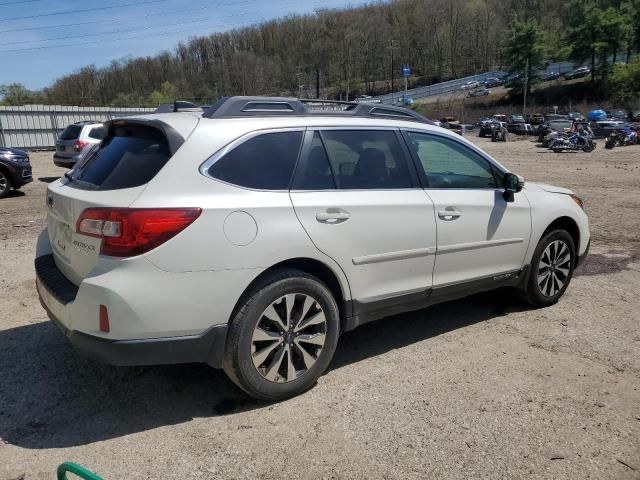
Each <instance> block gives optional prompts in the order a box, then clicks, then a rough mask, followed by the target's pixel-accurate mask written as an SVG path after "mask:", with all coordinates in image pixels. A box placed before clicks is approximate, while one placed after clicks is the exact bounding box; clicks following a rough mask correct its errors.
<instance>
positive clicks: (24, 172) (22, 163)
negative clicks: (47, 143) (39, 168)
mask: <svg viewBox="0 0 640 480" xmlns="http://www.w3.org/2000/svg"><path fill="white" fill-rule="evenodd" d="M32 181H33V175H32V173H31V163H30V162H29V154H28V153H27V152H25V151H23V150H18V149H17V148H9V147H0V198H3V197H6V196H7V195H9V192H11V190H12V189H13V190H18V189H19V188H20V187H23V186H24V185H26V184H27V183H29V182H32Z"/></svg>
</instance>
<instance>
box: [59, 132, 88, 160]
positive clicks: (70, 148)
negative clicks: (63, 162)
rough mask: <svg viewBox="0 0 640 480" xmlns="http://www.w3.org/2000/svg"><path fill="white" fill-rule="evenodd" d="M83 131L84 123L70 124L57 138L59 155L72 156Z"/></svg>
mask: <svg viewBox="0 0 640 480" xmlns="http://www.w3.org/2000/svg"><path fill="white" fill-rule="evenodd" d="M81 133H82V125H69V126H68V127H67V128H65V129H64V131H63V132H62V133H61V134H60V136H59V137H58V140H56V154H57V155H58V156H59V157H64V158H71V157H73V156H74V155H75V154H76V153H78V152H76V151H75V149H74V147H75V143H76V141H77V140H78V139H79V138H80V134H81Z"/></svg>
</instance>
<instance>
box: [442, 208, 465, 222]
mask: <svg viewBox="0 0 640 480" xmlns="http://www.w3.org/2000/svg"><path fill="white" fill-rule="evenodd" d="M461 216H462V212H461V211H460V210H458V209H457V208H455V207H447V208H445V209H444V210H440V211H438V217H440V218H441V219H442V220H447V221H448V220H455V219H456V218H460V217H461Z"/></svg>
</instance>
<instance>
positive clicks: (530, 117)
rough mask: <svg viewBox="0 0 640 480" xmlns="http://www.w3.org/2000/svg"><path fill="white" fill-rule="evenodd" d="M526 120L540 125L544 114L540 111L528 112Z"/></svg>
mask: <svg viewBox="0 0 640 480" xmlns="http://www.w3.org/2000/svg"><path fill="white" fill-rule="evenodd" d="M526 121H527V123H530V124H531V125H536V126H537V125H542V124H543V123H544V115H543V114H541V113H528V114H527V116H526Z"/></svg>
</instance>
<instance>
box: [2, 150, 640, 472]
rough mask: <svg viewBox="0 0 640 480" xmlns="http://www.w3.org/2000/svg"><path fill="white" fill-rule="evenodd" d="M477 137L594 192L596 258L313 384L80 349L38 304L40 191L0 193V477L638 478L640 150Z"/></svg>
mask: <svg viewBox="0 0 640 480" xmlns="http://www.w3.org/2000/svg"><path fill="white" fill-rule="evenodd" d="M478 141H479V142H482V145H483V147H486V149H487V150H488V151H489V152H490V153H491V154H493V155H494V156H495V157H496V158H497V159H498V160H500V161H501V162H503V163H504V164H505V165H507V166H508V167H509V168H510V169H512V170H513V171H515V172H517V173H520V174H522V175H524V176H525V177H526V178H527V179H529V180H537V181H544V182H548V183H553V184H558V185H563V186H568V187H570V188H572V189H574V190H575V191H576V192H577V193H579V194H580V195H583V196H584V197H585V198H586V200H587V211H588V213H589V215H590V218H591V222H592V235H593V242H592V250H591V251H592V255H591V257H590V258H589V260H588V262H587V264H586V265H585V266H584V267H583V268H581V269H580V270H579V271H578V272H577V276H576V277H575V278H574V281H573V283H572V284H571V287H570V288H569V290H568V292H567V294H566V296H565V297H564V298H563V299H562V301H560V302H559V303H558V304H557V305H555V306H553V307H550V308H546V309H541V310H529V309H526V308H525V307H524V306H523V305H522V304H520V303H518V302H516V301H513V300H511V299H510V298H508V297H507V296H505V295H502V294H496V293H493V294H484V295H479V296H475V297H472V298H470V299H467V300H465V301H458V302H455V303H448V304H444V305H440V306H437V307H433V308H430V309H427V310H422V311H419V312H415V313H412V314H405V315H399V316H396V317H393V318H389V319H386V320H383V321H380V322H377V323H373V324H369V325H366V326H364V327H362V328H360V329H359V330H356V331H354V332H351V333H349V334H347V335H345V336H344V337H343V338H342V340H341V344H340V345H339V347H338V351H337V356H336V358H335V361H334V362H333V365H332V367H331V368H330V370H329V372H328V373H327V374H326V375H324V376H323V377H322V378H321V379H320V381H319V383H318V385H317V386H316V387H315V388H314V389H313V390H312V391H310V392H308V393H307V394H305V395H302V396H300V397H298V398H295V399H293V400H289V401H287V402H283V403H280V404H274V405H265V404H258V403H253V402H250V401H248V400H247V399H246V397H245V396H244V395H243V394H242V393H241V392H239V391H238V390H237V389H236V388H235V387H234V386H233V385H232V384H231V383H230V382H229V381H228V380H227V379H226V378H225V376H224V374H223V373H221V372H218V371H215V370H212V369H209V368H208V367H205V366H199V365H185V366H175V367H156V368H112V367H108V366H102V365H98V364H95V363H93V362H91V361H89V360H85V359H84V358H82V357H80V356H78V355H77V354H76V353H74V352H73V351H72V350H71V349H70V347H69V346H68V345H67V344H66V343H65V341H64V339H63V338H62V336H61V335H60V334H59V333H58V332H57V331H56V329H55V327H54V326H53V325H51V323H50V322H48V321H46V318H45V314H44V311H43V310H42V308H41V307H40V305H39V303H38V300H37V297H36V293H35V285H34V279H33V276H34V274H33V268H32V257H33V252H34V248H35V239H36V235H37V234H38V232H39V231H40V230H41V229H42V228H43V226H44V224H45V219H44V211H45V207H44V192H45V188H46V186H47V182H49V181H52V180H53V179H54V178H55V177H57V176H59V175H61V174H62V172H63V170H61V169H58V168H55V167H53V166H52V162H51V155H50V154H44V153H38V154H34V155H33V156H32V160H33V164H34V174H35V175H34V176H35V181H34V182H33V183H32V184H30V185H29V186H27V187H26V188H25V189H24V194H23V193H19V194H15V195H13V196H12V197H10V198H8V199H4V200H2V201H0V252H1V258H2V263H1V265H2V268H1V269H0V286H1V288H2V290H1V293H0V479H24V478H26V479H32V478H42V479H51V478H53V477H54V471H55V468H56V466H57V465H58V464H59V463H61V462H62V461H65V460H73V461H77V462H80V463H82V464H84V465H86V466H88V467H90V468H91V469H93V470H95V471H97V472H100V473H101V474H102V475H104V477H105V479H120V478H122V479H124V478H140V479H142V478H158V479H160V478H212V479H213V478H283V477H289V478H313V479H316V478H403V479H404V478H416V479H424V478H522V477H531V478H553V479H560V478H576V479H583V478H597V479H607V478H610V479H631V478H634V479H639V478H640V326H639V318H640V317H639V314H638V312H640V295H639V294H638V291H639V289H640V273H639V272H640V213H639V212H640V146H638V147H627V148H616V149H614V150H613V151H611V152H609V151H605V150H604V149H603V148H602V145H603V142H602V141H600V142H599V143H600V145H599V148H598V149H597V150H596V151H595V152H594V153H592V154H584V153H566V154H553V153H551V152H548V151H547V150H542V149H539V148H536V147H535V144H534V143H532V142H530V141H528V140H520V141H514V142H510V143H507V144H492V143H490V142H485V141H483V140H481V139H478Z"/></svg>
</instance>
